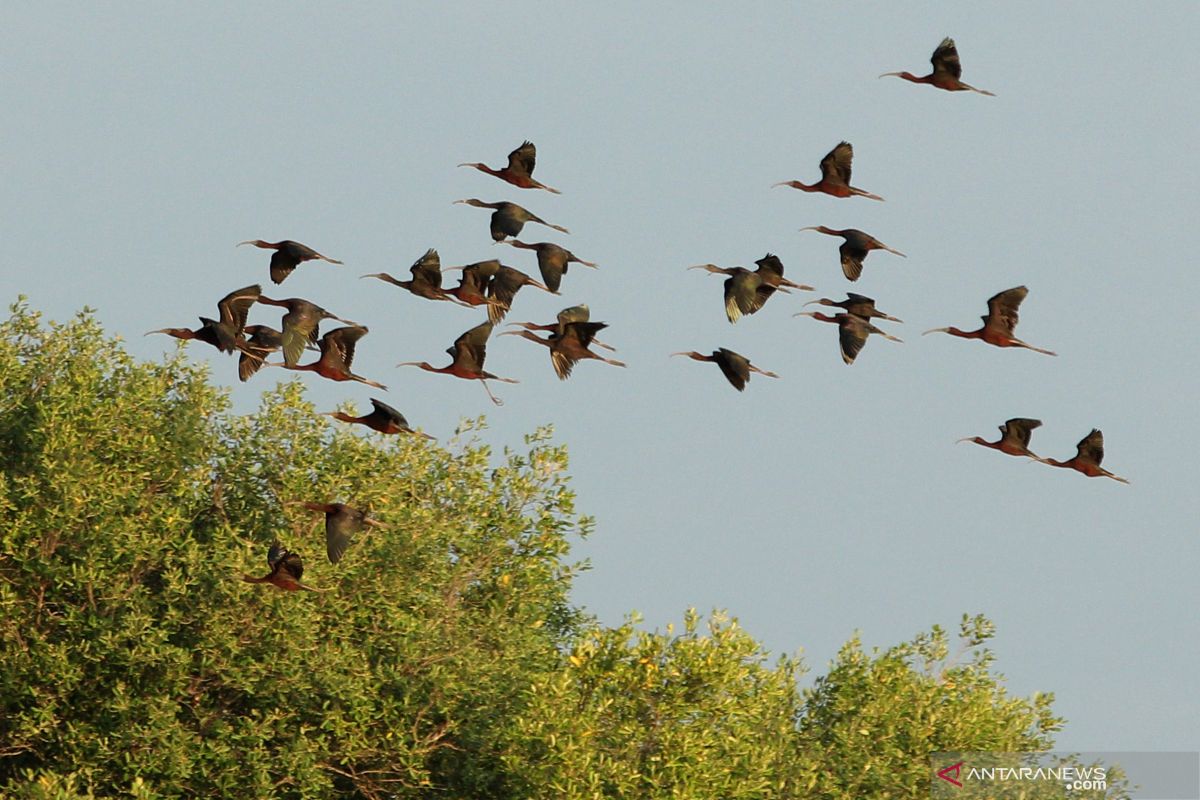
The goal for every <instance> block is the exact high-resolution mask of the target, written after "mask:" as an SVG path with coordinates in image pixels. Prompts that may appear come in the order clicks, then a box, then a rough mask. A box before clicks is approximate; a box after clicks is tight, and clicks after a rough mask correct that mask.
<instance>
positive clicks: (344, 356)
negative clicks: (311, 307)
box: [269, 325, 387, 389]
mask: <svg viewBox="0 0 1200 800" xmlns="http://www.w3.org/2000/svg"><path fill="white" fill-rule="evenodd" d="M367 333H368V331H367V328H365V327H363V326H362V325H351V326H349V327H346V328H334V329H333V330H331V331H329V332H328V333H326V334H325V335H324V336H322V337H321V341H320V347H321V356H320V357H319V358H318V359H317V360H316V361H314V362H312V363H311V364H270V365H269V366H272V367H287V368H288V369H294V370H298V371H307V372H315V373H317V374H318V375H320V376H321V377H322V378H328V379H329V380H331V381H358V382H359V383H365V384H366V385H367V386H374V387H375V388H376V389H387V387H386V386H384V385H383V384H382V383H377V382H376V381H372V380H367V379H366V378H364V377H363V376H361V375H355V374H354V373H353V372H351V371H350V365H351V364H353V363H354V347H355V345H357V344H358V340H359V339H361V338H362V337H364V336H366V335H367Z"/></svg>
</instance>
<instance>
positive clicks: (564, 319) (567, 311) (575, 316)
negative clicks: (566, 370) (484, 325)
mask: <svg viewBox="0 0 1200 800" xmlns="http://www.w3.org/2000/svg"><path fill="white" fill-rule="evenodd" d="M591 318H592V312H591V309H589V308H588V306H587V303H580V304H579V305H577V306H571V307H570V308H564V309H563V310H562V311H560V312H558V315H557V317H556V320H557V321H556V322H554V323H552V324H550V325H535V324H533V323H532V322H510V323H508V324H509V325H519V326H520V327H522V328H524V329H525V330H527V331H550V332H552V333H555V334H558V335H559V336H562V335H563V334H564V333H566V330H567V325H569V324H570V323H572V322H587V321H589V320H590V319H591ZM592 344H594V345H596V347H603V348H604V349H605V350H611V351H612V352H614V353H615V352H616V350H617V348H615V347H613V346H612V345H607V344H605V343H604V342H602V341H600V340H599V339H597V338H596V337H595V336H593V337H592Z"/></svg>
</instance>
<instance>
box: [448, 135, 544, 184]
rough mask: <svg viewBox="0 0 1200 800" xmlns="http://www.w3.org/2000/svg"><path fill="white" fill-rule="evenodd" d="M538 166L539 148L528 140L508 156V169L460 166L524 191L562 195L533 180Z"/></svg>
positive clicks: (472, 164)
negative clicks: (535, 168)
mask: <svg viewBox="0 0 1200 800" xmlns="http://www.w3.org/2000/svg"><path fill="white" fill-rule="evenodd" d="M536 165H537V148H536V147H534V146H533V142H531V141H529V140H528V139H527V140H525V142H524V143H523V144H522V145H521V146H520V147H518V148H517V149H516V150H513V151H512V152H511V153H509V154H508V166H507V167H503V168H501V169H492V168H491V167H489V166H488V165H486V164H478V163H466V164H459V166H460V167H474V168H475V169H477V170H479V171H480V172H486V173H487V174H488V175H495V176H496V177H497V178H499V179H500V180H502V181H505V182H507V183H511V184H512V185H513V186H519V187H520V188H522V189H545V190H546V191H547V192H554V194H562V192H560V191H559V190H558V189H551V188H550V187H549V186H547V185H546V184H544V183H538V182H537V181H535V180H534V179H533V168H534V167H535V166H536Z"/></svg>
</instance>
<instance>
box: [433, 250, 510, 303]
mask: <svg viewBox="0 0 1200 800" xmlns="http://www.w3.org/2000/svg"><path fill="white" fill-rule="evenodd" d="M500 266H501V265H500V260H499V259H495V258H493V259H491V260H489V261H476V262H475V263H474V264H467V265H466V266H463V267H449V268H447V269H446V272H454V271H456V270H460V271H462V277H461V278H459V281H458V286H455V287H454V288H453V289H447V290H446V293H447V294H450V295H453V296H454V297H455V298H456V299H457V300H459V301H460V302H461V303H462V304H464V305H467V306H472V307H474V306H482V305H489V304H490V305H499V304H501V303H500V301H499V300H494V299H491V298H489V297H488V296H487V288H488V284H489V283H491V282H492V278H494V277H496V274H497V273H499V272H500Z"/></svg>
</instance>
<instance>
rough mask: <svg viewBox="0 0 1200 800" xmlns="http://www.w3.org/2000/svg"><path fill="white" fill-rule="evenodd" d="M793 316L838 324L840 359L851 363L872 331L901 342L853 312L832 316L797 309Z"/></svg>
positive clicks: (900, 340)
mask: <svg viewBox="0 0 1200 800" xmlns="http://www.w3.org/2000/svg"><path fill="white" fill-rule="evenodd" d="M792 316H793V317H812V318H813V319H816V320H820V321H821V322H835V323H837V326H838V344H839V346H840V347H841V349H842V361H844V362H846V364H853V363H854V359H855V358H857V357H858V354H859V352H860V351H861V350H862V349H863V347H864V346H865V345H866V343H867V336H868V335H870V334H872V333H874V334H876V335H878V336H882V337H883V338H885V339H889V340H891V341H893V342H902V341H904V340H903V339H897V338H896V337H895V336H892V335H891V334H890V333H887V332H886V331H882V330H880V329H879V328H876V327H875V326H874V325H872V324H871V323H870V322H868V321H867V320H865V319H863V318H862V317H859V316H855V315H854V314H834V315H833V316H832V317H830V316H827V315H825V314H822V313H821V312H820V311H799V312H797V313H795V314H793V315H792Z"/></svg>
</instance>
